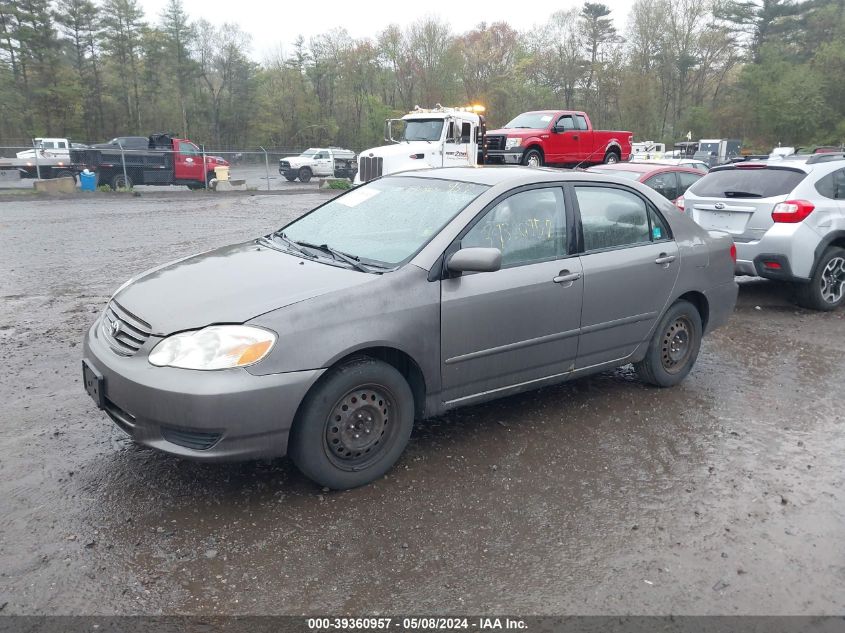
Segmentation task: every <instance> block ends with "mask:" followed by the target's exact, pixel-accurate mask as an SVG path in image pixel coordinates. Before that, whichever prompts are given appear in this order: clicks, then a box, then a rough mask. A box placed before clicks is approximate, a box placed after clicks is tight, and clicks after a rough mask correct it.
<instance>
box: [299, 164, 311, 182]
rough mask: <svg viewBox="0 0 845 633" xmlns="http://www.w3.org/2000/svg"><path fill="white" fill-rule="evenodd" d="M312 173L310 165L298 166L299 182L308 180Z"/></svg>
mask: <svg viewBox="0 0 845 633" xmlns="http://www.w3.org/2000/svg"><path fill="white" fill-rule="evenodd" d="M313 175H314V174H313V173H312V171H311V168H310V167H300V168H299V182H308V181H309V180H311V176H313Z"/></svg>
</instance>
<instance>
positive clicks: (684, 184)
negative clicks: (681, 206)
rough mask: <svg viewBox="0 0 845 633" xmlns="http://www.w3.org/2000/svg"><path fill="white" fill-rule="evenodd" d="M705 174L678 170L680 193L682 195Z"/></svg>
mask: <svg viewBox="0 0 845 633" xmlns="http://www.w3.org/2000/svg"><path fill="white" fill-rule="evenodd" d="M703 175H704V174H690V173H688V172H685V171H680V172H678V181H679V186H678V195H679V196H682V195H684V194H685V193H686V192H687V189H689V188H690V187H692V186H693V185H694V184H695V183H697V182H698V181H699V180H701V178H702V176H703Z"/></svg>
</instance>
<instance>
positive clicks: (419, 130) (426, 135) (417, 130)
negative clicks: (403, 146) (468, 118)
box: [402, 119, 443, 141]
mask: <svg viewBox="0 0 845 633" xmlns="http://www.w3.org/2000/svg"><path fill="white" fill-rule="evenodd" d="M442 131H443V119H413V120H411V121H406V122H405V132H404V133H403V134H402V140H403V141H439V140H440V133H441V132H442Z"/></svg>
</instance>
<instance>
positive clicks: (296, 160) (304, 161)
mask: <svg viewBox="0 0 845 633" xmlns="http://www.w3.org/2000/svg"><path fill="white" fill-rule="evenodd" d="M282 161H285V162H286V163H289V164H290V166H291V167H299V166H301V165H310V164H312V163H313V162H314V159H313V158H309V157H308V156H285V157H284V158H280V159H279V162H282Z"/></svg>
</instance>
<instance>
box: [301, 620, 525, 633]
mask: <svg viewBox="0 0 845 633" xmlns="http://www.w3.org/2000/svg"><path fill="white" fill-rule="evenodd" d="M307 626H308V629H309V630H311V631H330V630H335V631H336V630H341V631H356V630H359V631H366V630H390V629H400V630H408V631H431V630H445V631H448V630H473V629H475V630H479V631H486V630H490V631H492V630H511V631H524V630H526V629H527V625H526V623H525V621H524V620H521V619H513V618H507V617H505V618H499V617H475V618H470V617H452V618H449V617H404V618H393V617H390V618H388V617H363V618H309V619H308V621H307Z"/></svg>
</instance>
